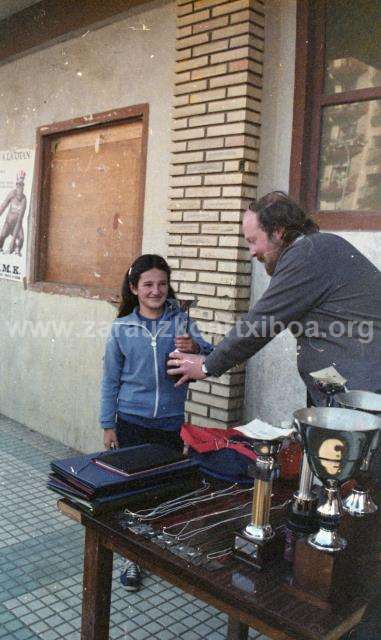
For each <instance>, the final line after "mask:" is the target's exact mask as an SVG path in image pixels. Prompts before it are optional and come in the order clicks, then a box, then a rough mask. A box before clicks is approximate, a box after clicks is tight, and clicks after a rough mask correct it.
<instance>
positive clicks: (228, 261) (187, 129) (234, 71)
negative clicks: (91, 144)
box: [168, 0, 264, 427]
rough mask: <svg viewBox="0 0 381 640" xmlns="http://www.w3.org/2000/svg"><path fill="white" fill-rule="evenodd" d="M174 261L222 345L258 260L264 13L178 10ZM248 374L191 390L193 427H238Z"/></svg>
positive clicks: (203, 1)
mask: <svg viewBox="0 0 381 640" xmlns="http://www.w3.org/2000/svg"><path fill="white" fill-rule="evenodd" d="M177 9H178V18H177V43H176V50H177V52H176V53H177V62H176V74H175V89H174V94H175V97H174V110H173V136H172V140H173V142H172V167H171V189H170V207H169V209H170V213H169V221H170V222H169V249H168V255H169V261H170V264H171V267H172V268H173V284H174V288H175V289H176V291H177V292H178V295H179V297H184V298H185V297H194V296H197V299H198V303H197V308H196V309H194V310H193V312H192V315H193V317H194V318H196V319H197V322H198V324H199V326H200V328H201V329H202V330H203V331H204V332H205V333H206V334H210V333H212V334H213V341H214V342H218V340H219V339H221V337H222V336H223V335H224V334H225V333H226V332H227V330H228V329H229V327H230V326H231V325H232V324H233V323H234V320H235V319H236V317H237V316H238V315H239V314H240V313H242V312H243V311H245V310H246V309H247V308H248V304H249V298H250V271H251V268H250V260H249V254H248V250H247V248H246V247H245V243H244V240H243V237H242V233H241V224H240V223H241V221H242V214H243V211H244V210H245V209H246V208H247V204H248V202H249V201H250V200H251V199H252V198H255V197H256V185H257V175H258V150H259V141H260V117H261V116H260V113H261V87H262V64H263V49H264V3H263V2H262V1H261V0H236V1H235V0H231V1H230V2H226V0H225V1H223V0H194V1H193V2H189V0H177ZM243 395H244V367H243V366H241V367H239V368H235V369H233V370H232V371H230V372H228V373H227V374H225V375H223V376H221V377H220V378H218V379H211V378H209V379H208V380H205V381H204V380H203V381H200V382H197V383H194V384H193V385H191V392H190V399H189V401H188V403H187V407H186V408H187V411H188V412H189V414H190V415H189V416H188V417H189V419H191V421H192V422H193V423H194V424H198V425H210V426H219V427H221V426H224V425H228V424H230V423H232V422H235V421H237V420H239V418H240V414H241V409H242V405H243Z"/></svg>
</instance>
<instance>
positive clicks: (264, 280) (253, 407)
mask: <svg viewBox="0 0 381 640" xmlns="http://www.w3.org/2000/svg"><path fill="white" fill-rule="evenodd" d="M295 33H296V2H295V0H267V2H266V39H265V64H264V96H263V111H262V136H261V151H260V162H259V166H260V180H259V185H258V196H259V197H260V196H262V195H264V194H265V193H268V192H269V191H273V190H274V189H282V190H283V191H286V192H287V191H288V185H289V169H290V154H291V134H292V111H293V94H294V64H295ZM340 235H342V236H343V237H345V238H346V239H347V240H349V242H352V244H354V245H355V246H356V247H357V248H358V249H359V250H360V251H362V253H364V254H365V255H366V256H367V257H368V258H369V259H370V260H371V261H372V262H374V263H375V264H376V265H377V266H378V267H379V268H380V267H381V252H380V250H379V247H380V242H381V233H375V232H369V233H368V232H361V233H360V232H346V233H341V234H340ZM268 283H269V278H268V276H267V275H266V273H265V271H264V269H263V267H262V265H261V264H258V263H257V262H256V261H255V260H254V264H253V281H252V304H254V303H255V301H256V300H258V298H259V297H260V296H261V294H262V293H263V291H264V290H265V289H266V288H267V286H268ZM305 399H306V392H305V386H304V384H303V383H302V381H301V379H300V378H299V375H298V371H297V368H296V342H295V340H294V338H293V337H292V336H291V335H290V334H289V333H288V332H284V333H283V334H281V335H280V336H278V337H277V338H275V339H274V340H273V341H272V342H271V343H270V344H269V345H267V346H266V347H265V348H264V349H263V351H261V352H260V353H259V354H257V355H256V356H255V357H254V358H252V359H251V361H250V362H249V364H248V369H247V379H246V418H248V419H249V418H252V417H260V418H262V419H263V420H266V421H269V422H273V423H274V424H275V423H279V422H280V421H282V420H289V419H290V418H291V416H292V413H293V411H294V410H295V409H297V408H300V407H302V406H305Z"/></svg>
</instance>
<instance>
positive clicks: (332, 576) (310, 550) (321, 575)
mask: <svg viewBox="0 0 381 640" xmlns="http://www.w3.org/2000/svg"><path fill="white" fill-rule="evenodd" d="M352 582H353V581H352V580H351V562H350V560H349V556H348V554H347V553H346V552H345V551H342V552H340V553H329V552H327V551H322V550H319V549H317V548H315V547H312V546H311V545H310V544H309V543H308V541H307V540H306V539H305V538H303V539H300V540H298V541H297V543H296V547H295V556H294V565H293V580H292V584H291V585H289V588H290V589H291V590H292V591H294V592H295V593H296V595H298V596H299V597H300V598H302V599H303V600H307V601H310V602H312V603H313V604H315V605H316V606H318V607H320V608H321V609H330V608H331V603H332V605H337V603H338V601H340V602H345V601H346V600H347V599H349V598H350V597H353V584H352Z"/></svg>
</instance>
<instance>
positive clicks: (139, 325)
mask: <svg viewBox="0 0 381 640" xmlns="http://www.w3.org/2000/svg"><path fill="white" fill-rule="evenodd" d="M128 325H129V326H130V327H131V326H134V327H140V328H141V329H144V331H146V332H147V333H148V335H149V336H150V338H151V347H152V350H153V361H154V365H155V380H156V394H155V405H154V410H153V416H152V417H153V418H156V416H157V410H158V408H159V366H158V362H157V340H156V338H157V336H158V335H159V333H160V329H158V330H157V331H156V333H155V335H153V333H151V332H150V331H149V329H147V327H145V326H144V324H139V323H138V322H128Z"/></svg>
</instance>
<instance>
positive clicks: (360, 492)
mask: <svg viewBox="0 0 381 640" xmlns="http://www.w3.org/2000/svg"><path fill="white" fill-rule="evenodd" d="M336 400H337V402H338V404H339V406H340V407H343V408H348V409H356V410H359V411H366V412H367V413H370V414H373V415H377V416H381V395H380V394H378V393H372V392H371V391H357V390H353V391H347V393H340V394H339V395H338V396H337V397H336ZM379 441H380V431H377V433H376V434H375V436H374V438H373V440H372V442H371V444H370V447H369V450H368V453H367V455H366V457H365V458H364V461H363V464H362V465H361V468H360V470H359V472H358V474H357V476H356V480H357V486H356V488H355V489H353V490H352V491H351V493H350V494H349V496H348V497H347V498H346V499H345V500H344V502H343V508H344V511H347V512H348V513H349V514H350V515H352V516H356V517H360V518H361V517H363V516H366V515H369V514H372V513H375V512H376V511H377V508H378V507H377V505H376V504H375V503H374V502H373V500H372V496H371V495H370V491H369V483H370V480H371V472H370V471H369V467H370V464H371V462H372V458H373V456H374V453H375V452H376V450H377V448H378V444H379Z"/></svg>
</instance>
